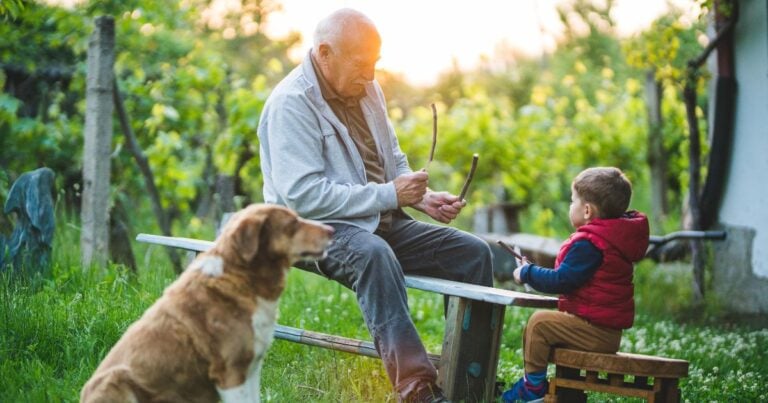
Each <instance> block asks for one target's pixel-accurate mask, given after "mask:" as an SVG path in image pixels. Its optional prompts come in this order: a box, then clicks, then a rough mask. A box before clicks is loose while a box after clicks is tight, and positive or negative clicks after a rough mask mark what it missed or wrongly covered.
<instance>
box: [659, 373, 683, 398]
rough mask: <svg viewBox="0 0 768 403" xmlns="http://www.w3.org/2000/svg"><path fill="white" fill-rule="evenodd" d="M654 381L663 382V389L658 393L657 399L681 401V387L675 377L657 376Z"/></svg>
mask: <svg viewBox="0 0 768 403" xmlns="http://www.w3.org/2000/svg"><path fill="white" fill-rule="evenodd" d="M654 382H659V383H660V384H661V390H659V392H658V393H657V394H656V401H659V402H671V403H679V402H680V387H679V386H678V383H677V379H675V378H655V379H654Z"/></svg>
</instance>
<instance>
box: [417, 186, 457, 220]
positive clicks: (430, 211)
mask: <svg viewBox="0 0 768 403" xmlns="http://www.w3.org/2000/svg"><path fill="white" fill-rule="evenodd" d="M466 205H467V202H466V201H463V200H459V197H458V196H454V195H452V194H450V193H448V192H433V191H431V190H428V191H427V193H426V194H425V195H424V197H423V198H422V199H421V202H419V203H417V204H415V205H413V208H415V209H417V210H419V211H421V212H423V213H426V214H427V215H428V216H430V217H432V218H433V219H435V220H436V221H439V222H441V223H444V224H448V223H449V222H451V221H453V219H454V218H456V216H458V215H459V213H460V212H461V209H462V208H463V207H464V206H466Z"/></svg>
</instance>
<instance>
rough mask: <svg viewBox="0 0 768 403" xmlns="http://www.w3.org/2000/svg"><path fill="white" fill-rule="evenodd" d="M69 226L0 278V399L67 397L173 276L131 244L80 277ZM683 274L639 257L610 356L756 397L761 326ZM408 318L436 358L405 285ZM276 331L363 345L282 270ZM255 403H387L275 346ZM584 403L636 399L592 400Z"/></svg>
mask: <svg viewBox="0 0 768 403" xmlns="http://www.w3.org/2000/svg"><path fill="white" fill-rule="evenodd" d="M77 239H78V232H77V229H76V228H72V227H66V226H65V227H63V228H59V229H58V230H57V238H56V246H55V250H54V258H53V261H54V265H53V267H52V268H51V273H50V276H47V277H46V278H36V279H33V280H22V279H19V278H14V277H10V276H8V275H3V276H0V288H1V290H0V293H2V294H0V402H70V401H77V400H78V396H79V391H80V388H81V387H82V385H83V384H84V383H85V381H86V380H87V379H88V378H89V377H90V375H91V374H92V372H93V370H94V368H95V367H96V366H97V365H98V363H99V362H100V360H101V358H102V357H103V356H104V355H105V354H106V353H107V351H108V350H109V348H110V347H111V346H112V345H113V344H114V343H115V342H116V341H117V339H118V338H119V337H120V335H121V334H122V332H123V331H124V330H125V328H126V327H127V326H128V325H129V324H130V323H131V322H133V321H134V320H136V319H137V318H138V317H139V316H140V315H141V314H142V312H143V311H144V310H145V309H146V308H147V307H148V306H149V305H151V304H152V303H153V302H154V300H155V299H156V298H157V297H158V296H159V295H160V294H161V293H162V290H163V289H164V288H165V287H166V286H167V285H168V284H169V283H170V282H172V281H173V280H174V278H175V275H174V273H173V271H172V269H171V268H170V266H169V265H168V263H167V259H166V257H165V254H164V252H163V250H162V249H160V248H159V247H149V246H147V245H139V244H137V245H135V252H136V253H137V260H138V262H139V272H138V273H137V274H134V273H130V272H128V271H126V270H124V269H123V268H121V267H118V266H110V267H109V268H107V269H106V270H97V269H92V270H83V269H82V268H81V267H80V265H79V263H77V262H78V256H77V253H78V250H77V248H72V247H67V245H76V242H77ZM689 282H690V270H689V268H687V267H686V266H685V265H677V266H673V267H658V266H655V265H653V264H652V262H647V261H644V262H642V263H641V264H640V265H639V266H638V268H637V270H636V285H637V305H638V315H637V318H636V324H635V327H634V328H632V329H630V330H628V331H626V332H625V334H624V338H623V341H622V350H623V351H627V352H636V353H644V354H653V355H662V356H667V357H674V358H683V359H686V360H689V361H690V362H691V369H690V375H689V377H688V378H686V379H684V380H682V381H681V386H682V392H683V400H684V401H691V402H698V401H717V402H720V401H722V402H727V401H766V400H768V352H766V346H768V329H766V328H764V327H760V326H758V325H750V324H749V322H739V323H733V322H728V321H726V320H725V319H727V318H728V317H727V316H725V315H724V314H721V313H720V312H719V311H717V310H716V309H713V308H712V306H705V307H704V308H701V307H699V308H696V309H693V308H691V307H690V306H689V304H688V303H687V301H688V299H689V296H690V291H689V289H690V287H689V285H688V284H689ZM409 296H410V301H411V311H412V316H413V318H414V322H415V323H416V326H417V328H418V329H419V331H420V333H421V334H422V336H423V339H424V343H425V345H426V346H427V348H428V350H430V351H431V352H439V351H440V347H441V342H442V332H443V320H442V297H441V296H439V295H435V294H431V293H426V292H421V291H416V290H409ZM530 313H531V310H530V309H525V308H510V309H508V310H507V315H506V317H505V329H506V331H505V334H504V337H503V340H502V343H503V344H502V351H501V362H500V365H499V378H500V379H504V380H506V381H507V382H510V381H513V380H515V379H517V378H518V377H519V376H520V375H521V374H522V358H521V357H522V354H521V342H520V340H521V331H522V329H523V327H524V325H525V322H526V320H527V318H528V316H529V315H530ZM279 322H280V323H281V324H284V325H287V326H294V327H301V328H305V329H309V330H313V331H318V332H324V333H333V334H338V335H342V336H346V337H354V338H362V339H368V333H367V330H366V329H365V327H364V325H363V320H362V317H361V315H360V312H359V309H358V308H357V304H356V302H355V298H354V294H352V292H351V291H349V290H347V289H345V288H343V287H341V286H339V285H337V284H336V283H333V282H331V281H328V280H325V279H323V278H321V277H318V276H315V275H311V274H308V273H303V272H300V271H298V270H292V271H291V273H290V275H289V278H288V287H287V289H286V292H285V293H284V295H283V297H282V299H281V302H280V318H279ZM262 399H263V400H264V401H273V402H286V401H312V402H394V401H396V396H395V395H394V394H393V393H392V391H391V387H390V385H389V382H388V380H387V377H386V374H385V372H384V370H383V367H382V366H381V364H380V362H379V361H378V360H374V359H370V358H366V357H357V356H354V355H351V354H347V353H340V352H333V351H329V350H324V349H319V348H313V347H307V346H303V345H299V344H294V343H290V342H286V341H282V340H276V341H275V343H274V344H273V347H272V349H271V350H270V351H269V354H268V356H267V359H266V362H265V367H264V373H263V378H262ZM592 399H593V400H595V401H621V402H626V401H636V400H632V399H624V398H616V397H613V396H608V395H592Z"/></svg>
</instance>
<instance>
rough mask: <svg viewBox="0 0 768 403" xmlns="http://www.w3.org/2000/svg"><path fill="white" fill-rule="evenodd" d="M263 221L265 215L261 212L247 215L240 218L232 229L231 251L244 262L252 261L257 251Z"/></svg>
mask: <svg viewBox="0 0 768 403" xmlns="http://www.w3.org/2000/svg"><path fill="white" fill-rule="evenodd" d="M264 221H266V217H265V216H264V215H261V214H259V215H255V216H248V217H245V218H243V219H242V220H240V222H238V223H237V226H236V227H235V228H234V229H233V230H232V233H231V238H230V248H231V252H233V254H236V255H237V256H239V257H240V259H242V261H243V262H244V263H248V262H250V261H252V260H253V258H254V257H256V254H257V253H258V252H259V240H260V237H261V230H262V227H263V226H264Z"/></svg>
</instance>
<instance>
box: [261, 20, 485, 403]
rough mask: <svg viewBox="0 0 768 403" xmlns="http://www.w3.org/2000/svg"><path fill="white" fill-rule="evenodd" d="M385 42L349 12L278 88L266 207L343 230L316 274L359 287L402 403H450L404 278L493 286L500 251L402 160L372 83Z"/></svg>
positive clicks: (271, 110)
mask: <svg viewBox="0 0 768 403" xmlns="http://www.w3.org/2000/svg"><path fill="white" fill-rule="evenodd" d="M380 48H381V38H380V37H379V33H378V31H377V29H376V27H375V26H374V24H373V22H372V21H371V20H370V19H368V17H366V16H365V15H363V14H361V13H359V12H357V11H355V10H351V9H342V10H339V11H336V12H334V13H332V14H331V15H329V16H328V17H326V18H325V19H323V20H322V21H320V23H319V24H318V26H317V29H316V31H315V37H314V44H313V48H312V49H311V50H310V52H309V54H307V56H306V57H305V58H304V61H303V62H302V63H301V65H299V66H298V67H297V68H296V69H294V70H293V71H292V72H291V73H290V74H289V75H288V76H287V77H286V78H285V79H283V81H282V82H281V83H280V84H279V85H278V86H277V87H276V88H275V89H274V91H273V92H272V94H271V95H270V97H269V99H268V100H267V103H266V105H265V107H264V110H263V112H262V116H261V121H260V122H259V133H258V134H259V140H260V154H261V169H262V172H263V174H264V199H265V201H267V202H269V203H277V204H282V205H285V206H288V207H290V208H292V209H294V210H296V211H297V212H298V213H299V214H300V215H301V216H303V217H306V218H311V219H315V220H319V221H322V222H325V223H327V224H329V225H331V226H333V227H334V229H335V233H334V236H333V244H332V245H331V246H330V248H329V251H328V257H327V258H326V259H324V260H323V261H321V262H318V264H316V265H315V267H313V268H311V269H313V270H316V271H318V272H319V273H320V274H322V275H324V276H327V277H328V278H330V279H333V280H335V281H338V282H339V283H341V284H343V285H344V286H346V287H348V288H350V289H352V290H353V291H354V292H355V294H356V296H357V301H358V304H359V306H360V309H361V310H362V313H363V316H364V317H365V322H366V325H367V326H368V330H369V331H370V333H371V336H372V339H373V342H374V344H375V345H376V348H377V350H378V352H379V354H380V355H381V358H382V361H383V363H384V366H385V368H386V371H387V374H388V376H389V379H390V381H391V382H392V384H393V386H394V388H395V390H396V391H397V393H398V395H399V397H400V399H401V400H402V401H408V402H412V401H428V402H434V401H444V397H443V394H442V391H441V390H440V388H438V387H437V385H436V384H435V381H436V379H437V372H436V370H435V367H434V366H433V365H432V364H431V363H430V362H429V360H428V359H427V353H426V351H425V349H424V346H423V344H422V342H421V340H420V339H419V335H418V334H417V332H416V329H415V327H414V324H413V322H412V321H411V318H410V314H409V310H408V301H407V295H406V289H405V282H404V277H403V275H404V274H421V275H428V276H433V277H440V278H445V279H450V280H455V281H463V282H468V283H474V284H481V285H491V284H492V282H493V276H492V266H491V251H490V248H489V247H488V245H487V244H486V243H485V242H484V241H482V240H481V239H479V238H477V237H475V236H473V235H471V234H468V233H465V232H461V231H458V230H456V229H454V228H450V227H445V226H440V225H434V224H428V223H424V222H420V221H417V220H414V219H413V218H411V217H410V216H408V215H407V214H406V213H404V212H403V210H402V208H403V207H411V208H414V209H416V210H419V211H422V212H424V213H426V214H427V215H429V216H430V217H432V218H433V219H435V220H436V221H439V222H441V223H449V222H451V220H453V219H454V218H456V216H457V215H458V214H459V212H460V211H461V209H462V207H464V205H465V202H464V201H463V200H459V198H458V197H457V196H454V195H451V194H449V193H447V192H434V191H432V190H430V189H429V188H427V180H428V174H427V172H424V171H417V172H414V171H412V170H411V168H410V167H409V166H408V160H407V158H406V156H405V154H404V153H403V152H402V151H401V150H400V147H399V145H398V141H397V138H396V136H395V133H394V129H393V127H392V124H391V123H390V121H389V118H388V116H387V107H386V102H385V100H384V95H383V93H382V91H381V87H380V86H379V84H378V83H377V82H376V81H375V80H374V70H375V66H376V62H377V61H378V59H379V50H380Z"/></svg>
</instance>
